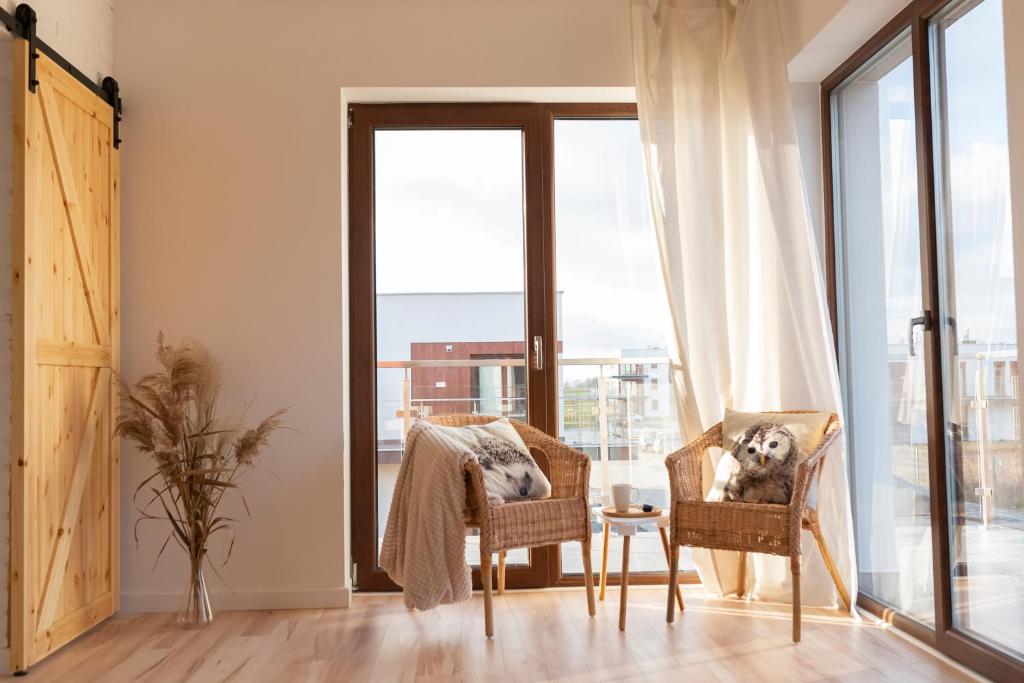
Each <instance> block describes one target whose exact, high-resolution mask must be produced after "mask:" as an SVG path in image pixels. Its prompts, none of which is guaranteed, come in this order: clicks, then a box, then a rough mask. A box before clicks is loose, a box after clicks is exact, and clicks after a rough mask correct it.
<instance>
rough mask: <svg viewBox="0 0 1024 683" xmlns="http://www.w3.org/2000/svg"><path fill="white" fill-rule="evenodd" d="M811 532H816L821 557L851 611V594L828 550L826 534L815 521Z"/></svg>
mask: <svg viewBox="0 0 1024 683" xmlns="http://www.w3.org/2000/svg"><path fill="white" fill-rule="evenodd" d="M811 533H813V534H814V540H815V541H817V542H818V550H820V551H821V559H822V560H824V561H825V567H826V568H827V569H828V573H829V574H830V575H831V576H832V582H833V583H834V584H835V585H836V591H837V592H838V593H839V599H840V600H842V601H843V604H844V605H845V606H846V611H850V594H849V593H847V592H846V586H844V585H843V578H842V577H841V576H840V575H839V567H837V566H836V563H835V561H834V560H833V559H832V553H830V552H829V551H828V545H827V544H826V543H825V536H824V535H822V533H821V526H820V525H819V524H818V523H817V521H815V523H814V524H811Z"/></svg>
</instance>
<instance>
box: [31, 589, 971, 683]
mask: <svg viewBox="0 0 1024 683" xmlns="http://www.w3.org/2000/svg"><path fill="white" fill-rule="evenodd" d="M697 590H698V589H695V588H690V589H687V591H686V593H685V597H686V601H687V608H686V612H685V614H684V615H682V616H681V617H680V618H678V619H677V622H676V624H675V625H672V626H669V625H667V624H665V614H664V602H665V601H664V598H665V589H664V588H663V587H657V588H654V587H652V588H641V587H631V588H630V591H629V623H628V626H627V630H626V632H625V633H621V632H620V631H619V630H618V628H617V616H618V614H617V608H618V591H617V589H611V590H610V591H609V593H608V598H607V600H606V601H605V602H600V603H598V614H597V617H596V618H594V619H590V618H588V617H587V605H586V599H585V597H584V593H583V591H582V590H573V591H548V592H532V593H517V592H512V593H508V594H506V595H505V596H501V597H497V596H496V598H495V638H494V639H493V640H490V641H488V640H486V639H485V638H484V636H483V601H482V599H481V597H480V595H479V594H477V595H475V596H474V598H473V600H472V601H470V602H468V603H464V604H461V605H457V606H448V607H441V608H439V609H436V610H434V611H432V612H426V613H421V612H409V611H406V610H405V608H404V607H403V606H402V600H401V597H400V596H394V595H387V596H380V595H370V596H360V597H357V598H356V599H355V602H354V605H353V607H352V608H351V609H347V610H344V609H333V610H296V611H280V612H225V613H222V614H218V615H217V616H216V620H215V622H214V624H213V625H212V626H210V627H208V628H206V629H204V630H200V631H184V630H180V629H179V628H178V627H177V626H176V624H175V623H174V619H173V616H172V615H168V614H135V615H120V616H116V617H114V618H113V619H111V620H109V621H107V622H106V623H104V624H102V625H100V626H98V627H96V628H95V629H94V630H93V631H91V632H90V633H88V634H86V635H85V636H83V637H82V638H80V639H79V640H77V641H75V642H74V643H72V644H71V645H70V646H68V647H67V648H65V649H64V650H63V651H61V652H59V653H58V654H56V655H54V656H53V657H51V658H50V659H48V660H46V661H44V662H42V663H40V664H38V665H36V666H35V667H33V668H32V669H31V670H30V675H29V677H28V678H27V679H24V680H27V681H29V683H38V682H40V681H99V680H102V681H105V682H107V681H129V680H145V681H160V682H161V683H163V682H166V681H186V680H187V681H228V680H231V681H327V680H337V681H359V682H362V681H374V682H376V681H405V680H431V681H449V680H464V681H481V680H495V681H497V680H503V681H504V680H508V681H540V680H578V681H603V680H636V681H644V680H649V681H665V680H669V679H666V678H665V675H666V674H673V673H674V674H676V675H678V676H679V680H683V677H684V676H685V680H687V681H704V680H707V681H729V680H759V681H777V680H785V681H821V680H847V681H854V680H865V681H867V680H870V681H878V680H889V681H899V682H900V683H910V682H914V681H940V680H951V681H960V680H971V679H970V678H969V677H967V676H965V675H964V674H963V673H961V672H960V671H959V670H957V669H956V668H954V667H952V666H950V665H948V664H946V663H944V662H942V661H940V660H939V659H936V658H934V657H932V656H931V655H929V654H928V653H927V652H926V651H924V650H922V649H920V648H918V647H916V646H915V645H913V644H911V643H909V642H908V641H907V640H905V639H904V638H902V637H900V636H898V635H896V634H895V633H893V632H891V631H889V630H888V629H886V628H881V627H879V626H877V625H874V624H869V623H867V622H862V623H860V624H857V623H855V622H854V621H853V620H852V619H850V618H841V617H837V616H835V613H834V612H829V611H824V610H810V609H808V610H805V617H804V631H803V634H804V635H803V637H804V640H803V642H802V643H801V644H799V645H793V644H792V643H791V642H790V640H789V637H790V622H789V616H788V613H789V610H788V607H784V606H763V605H756V606H755V605H752V604H749V603H745V602H740V601H736V600H704V599H703V598H702V597H701V596H700V594H699V593H698V592H697Z"/></svg>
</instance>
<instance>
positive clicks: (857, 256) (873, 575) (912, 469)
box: [832, 33, 934, 622]
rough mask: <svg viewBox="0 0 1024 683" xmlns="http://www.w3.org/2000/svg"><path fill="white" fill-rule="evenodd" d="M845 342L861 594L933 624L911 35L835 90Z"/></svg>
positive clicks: (839, 257)
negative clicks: (919, 324) (919, 321)
mask: <svg viewBox="0 0 1024 683" xmlns="http://www.w3.org/2000/svg"><path fill="white" fill-rule="evenodd" d="M832 98H833V102H832V112H833V135H834V136H835V146H834V152H833V154H834V157H835V158H834V164H835V166H834V168H835V173H834V181H835V183H836V197H837V203H836V209H835V210H836V213H835V228H836V242H837V252H836V259H837V271H838V274H839V292H840V296H839V301H838V303H839V305H840V316H839V319H840V346H841V365H842V371H843V380H844V382H843V386H844V392H845V407H846V417H847V422H848V429H847V440H848V444H849V447H850V454H851V463H852V474H853V487H854V508H855V512H856V514H855V525H856V538H857V566H858V573H859V577H858V578H859V584H860V589H861V590H862V591H864V592H865V593H867V594H868V595H870V596H872V597H873V598H875V599H877V600H879V601H881V602H884V603H886V604H888V605H891V606H893V607H896V608H897V609H899V610H900V611H902V612H905V613H907V614H910V615H912V616H914V617H915V618H917V619H919V620H921V621H924V622H932V621H933V620H934V603H933V586H932V571H931V567H932V551H931V519H930V513H929V493H928V443H927V439H928V435H927V424H926V418H927V415H926V413H925V401H924V398H925V384H924V361H923V354H922V353H921V345H920V341H919V339H918V336H919V332H917V330H916V329H915V328H914V327H912V326H911V321H912V320H914V319H915V318H917V317H918V316H920V315H921V309H922V300H921V257H920V253H921V249H920V246H921V245H920V238H919V230H920V227H919V215H918V204H917V181H918V177H917V155H916V151H915V142H916V137H915V136H916V127H915V120H914V81H913V64H912V59H911V54H910V35H909V33H907V34H904V35H902V36H900V37H898V38H897V39H896V40H895V41H893V42H892V43H891V44H890V45H889V46H887V47H886V48H885V49H883V50H882V51H881V52H880V53H879V54H878V55H877V56H876V57H875V58H874V59H873V60H872V61H871V62H869V63H868V64H866V65H865V66H864V67H863V68H861V69H860V70H859V71H858V72H856V73H855V74H853V75H852V76H851V77H850V78H849V79H847V80H846V81H845V82H844V83H843V84H842V85H841V86H840V87H838V88H837V89H836V90H835V91H834V93H833V95H832Z"/></svg>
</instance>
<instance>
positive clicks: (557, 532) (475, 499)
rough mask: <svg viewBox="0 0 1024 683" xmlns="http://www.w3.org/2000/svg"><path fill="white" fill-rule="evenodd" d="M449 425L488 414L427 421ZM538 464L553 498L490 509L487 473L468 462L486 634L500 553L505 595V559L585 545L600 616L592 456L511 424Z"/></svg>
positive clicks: (590, 606)
mask: <svg viewBox="0 0 1024 683" xmlns="http://www.w3.org/2000/svg"><path fill="white" fill-rule="evenodd" d="M427 419H428V420H430V422H432V423H434V424H438V425H444V426H448V427H463V426H466V425H474V424H486V423H488V422H493V421H494V420H497V419H498V418H496V417H490V416H486V415H439V416H431V417H428V418H427ZM510 422H511V423H512V426H513V427H515V430H516V431H517V432H518V433H519V436H521V437H522V438H523V441H525V442H526V445H527V447H529V449H530V452H531V454H532V455H533V456H534V458H535V459H536V460H537V464H538V465H539V466H540V468H541V469H542V470H543V471H544V473H545V474H546V475H547V476H548V479H549V480H550V481H551V497H550V498H545V499H543V500H527V501H520V502H508V503H504V504H502V505H494V506H492V505H490V504H489V503H488V501H487V494H486V492H485V490H484V473H483V469H481V467H480V464H479V463H477V462H476V461H475V460H471V461H470V462H468V463H466V526H467V527H475V528H478V529H479V530H480V583H481V584H482V585H483V590H484V631H485V632H486V634H487V637H488V638H490V637H491V636H493V635H494V616H493V615H494V608H493V605H492V599H491V592H492V584H493V577H492V574H491V566H492V563H491V555H492V553H498V594H499V595H501V594H502V593H504V592H505V555H506V553H507V551H509V550H512V549H514V548H536V547H540V546H546V545H553V544H557V543H565V542H567V541H579V542H580V544H581V545H582V546H583V580H584V583H585V584H586V589H587V610H588V612H589V613H590V616H594V614H595V607H594V574H593V571H592V570H591V565H590V506H589V503H588V496H589V494H590V458H589V457H587V456H586V454H584V453H581V452H580V451H578V450H576V449H575V448H570V447H569V446H566V445H565V444H564V443H562V442H561V441H559V440H558V439H555V438H552V437H551V436H548V435H547V434H545V433H544V432H542V431H540V430H539V429H537V428H536V427H531V426H530V425H528V424H525V423H523V422H519V421H517V420H510Z"/></svg>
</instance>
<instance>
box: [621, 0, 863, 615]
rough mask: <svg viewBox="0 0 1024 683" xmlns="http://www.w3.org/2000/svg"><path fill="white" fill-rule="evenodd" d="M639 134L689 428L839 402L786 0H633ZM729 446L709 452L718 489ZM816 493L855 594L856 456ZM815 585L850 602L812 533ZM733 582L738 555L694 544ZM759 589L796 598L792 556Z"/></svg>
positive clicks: (687, 431) (704, 560)
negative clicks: (801, 148)
mask: <svg viewBox="0 0 1024 683" xmlns="http://www.w3.org/2000/svg"><path fill="white" fill-rule="evenodd" d="M631 2H632V8H631V12H632V30H633V52H634V66H635V75H636V90H637V103H638V110H639V118H640V129H641V136H642V139H643V144H644V153H645V160H646V164H647V174H648V185H649V188H650V202H651V209H652V214H653V219H654V224H655V228H656V231H657V236H658V245H659V249H660V253H661V265H662V270H663V273H664V276H665V285H666V288H667V292H668V299H669V305H670V307H671V309H672V315H673V323H674V331H675V338H676V349H675V351H676V354H677V368H676V372H675V373H674V375H673V380H674V386H675V389H676V391H677V398H678V401H677V405H678V406H679V419H680V427H681V429H682V432H683V434H684V438H685V439H686V440H689V439H693V438H696V437H697V436H699V435H700V434H701V433H702V432H703V431H704V430H706V429H707V428H709V427H710V426H712V425H713V424H715V423H716V422H718V421H720V420H721V419H722V417H723V415H724V412H725V408H726V407H727V406H728V407H731V408H734V409H737V410H749V411H761V410H777V409H800V408H808V409H814V410H825V411H835V412H840V394H839V382H838V374H837V368H836V361H835V356H834V351H833V348H834V347H833V342H832V331H831V325H830V322H829V316H828V308H827V304H826V298H825V288H824V278H823V276H822V272H821V264H820V263H819V262H818V254H819V252H818V251H817V249H816V247H815V239H814V235H813V231H812V227H811V222H810V217H809V216H810V212H809V208H808V204H807V197H806V194H805V191H804V185H803V178H802V176H801V167H800V159H799V152H798V149H797V144H796V130H795V126H794V121H793V112H792V108H791V103H790V99H789V81H788V77H787V75H786V59H785V53H784V50H783V46H782V31H781V25H780V21H779V16H778V8H777V6H776V2H775V0H631ZM720 457H721V454H716V455H715V457H714V458H713V459H711V458H709V460H708V461H707V462H705V467H704V471H705V487H706V489H710V486H711V483H712V479H713V477H714V470H715V467H716V466H717V465H718V462H719V460H720ZM816 502H817V505H818V509H819V514H820V518H821V522H822V527H823V532H824V535H825V538H826V541H827V542H828V543H829V545H830V548H831V551H832V554H833V556H834V558H835V559H836V563H837V564H838V566H839V571H840V573H841V575H842V577H843V580H844V582H845V584H846V587H847V589H848V590H849V591H850V594H851V595H852V596H855V595H856V589H857V581H856V571H855V568H856V564H855V561H854V549H853V534H852V518H851V514H850V497H849V485H848V481H847V463H846V456H845V449H844V448H843V446H842V444H840V445H839V446H837V447H836V448H835V449H834V452H833V453H831V454H829V456H828V457H827V459H826V462H825V466H824V468H823V473H822V477H821V482H820V486H819V488H818V490H817V492H816ZM804 533H805V537H804V539H803V550H804V553H803V565H802V593H803V602H804V603H805V604H809V605H821V606H837V605H839V604H841V603H840V601H839V598H838V595H837V594H836V592H835V589H834V587H833V585H832V582H831V579H830V577H829V575H828V572H827V570H826V569H825V566H824V564H823V562H822V560H821V557H820V554H819V553H818V551H817V548H816V546H815V541H814V539H813V537H812V536H811V535H810V532H804ZM694 559H695V561H696V563H697V567H698V571H699V572H700V575H701V579H702V581H703V582H704V585H705V587H706V588H707V589H708V590H709V591H710V592H712V593H717V594H721V593H722V592H723V591H724V592H725V593H729V592H732V591H733V590H734V588H735V581H736V554H735V553H728V552H724V551H715V552H713V553H712V552H710V551H698V550H697V549H695V551H694ZM750 562H751V567H750V568H748V572H747V575H748V591H749V594H750V595H751V596H752V597H754V598H759V599H765V600H778V601H789V599H790V585H789V584H790V576H789V569H788V559H786V558H779V557H770V556H765V555H754V556H752V558H751V560H750Z"/></svg>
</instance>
